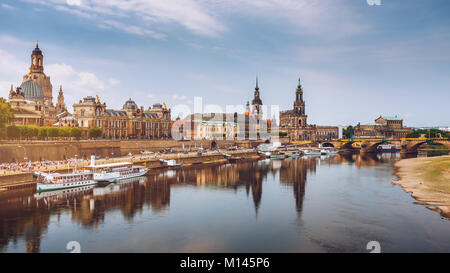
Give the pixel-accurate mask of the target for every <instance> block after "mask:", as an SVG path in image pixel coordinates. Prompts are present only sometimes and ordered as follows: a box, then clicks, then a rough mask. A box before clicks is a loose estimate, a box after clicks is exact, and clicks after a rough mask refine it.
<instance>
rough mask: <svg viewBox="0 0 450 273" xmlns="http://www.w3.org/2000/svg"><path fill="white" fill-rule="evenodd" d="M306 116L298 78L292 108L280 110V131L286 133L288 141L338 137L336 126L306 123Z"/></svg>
mask: <svg viewBox="0 0 450 273" xmlns="http://www.w3.org/2000/svg"><path fill="white" fill-rule="evenodd" d="M307 118H308V115H306V111H305V100H304V99H303V88H302V85H301V82H300V79H298V85H297V89H296V91H295V101H294V107H293V109H292V110H288V111H282V112H280V127H279V130H280V133H282V134H283V133H284V134H286V137H288V138H289V140H290V141H307V140H311V141H320V140H331V139H336V138H338V127H335V126H317V125H315V124H308V122H307Z"/></svg>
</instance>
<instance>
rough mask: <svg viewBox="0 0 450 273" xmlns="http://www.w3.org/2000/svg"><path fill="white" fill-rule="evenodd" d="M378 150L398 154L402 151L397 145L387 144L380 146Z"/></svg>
mask: <svg viewBox="0 0 450 273" xmlns="http://www.w3.org/2000/svg"><path fill="white" fill-rule="evenodd" d="M377 150H378V151H379V152H397V151H400V150H401V148H400V147H399V146H397V145H394V144H389V143H387V144H380V145H378V147H377Z"/></svg>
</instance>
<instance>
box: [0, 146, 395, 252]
mask: <svg viewBox="0 0 450 273" xmlns="http://www.w3.org/2000/svg"><path fill="white" fill-rule="evenodd" d="M396 156H397V155H395V154H394V155H383V156H380V155H361V156H359V155H342V156H341V155H338V156H335V157H331V158H329V157H326V158H320V157H315V158H314V157H313V158H306V157H304V158H300V159H288V160H260V161H247V162H241V163H238V164H225V165H217V166H206V167H205V166H199V167H190V168H183V169H180V170H168V171H162V172H160V173H150V174H148V175H147V176H145V177H140V178H133V179H128V180H123V181H121V182H119V183H115V184H109V185H107V186H103V187H100V186H97V187H94V186H86V187H83V188H75V189H68V190H63V191H52V192H44V193H39V194H37V193H35V190H33V189H28V190H17V191H7V192H3V193H0V252H1V251H3V250H4V248H5V247H6V246H7V245H8V244H10V243H12V244H17V243H18V241H20V240H24V241H25V242H26V243H25V245H26V251H27V252H39V251H40V242H41V237H42V235H43V234H45V233H47V228H48V226H49V223H50V219H51V218H52V217H54V216H56V219H57V220H58V221H59V219H60V218H61V216H62V215H69V214H70V216H71V219H72V221H73V222H74V223H77V224H79V225H80V226H81V227H83V228H86V229H93V230H94V231H96V230H97V229H98V227H99V225H100V224H102V223H104V222H105V215H106V214H107V213H108V212H111V211H120V212H121V214H122V215H123V217H124V219H125V220H126V221H132V220H133V219H134V218H135V216H136V214H138V213H140V212H142V211H143V210H151V211H152V213H154V214H162V215H164V214H165V212H166V209H167V208H168V207H169V206H170V191H171V188H172V187H183V186H186V185H190V186H195V187H214V188H216V189H221V190H231V191H236V190H237V189H238V188H244V189H245V192H246V194H247V196H248V197H250V198H251V199H252V201H253V204H254V209H255V214H256V216H257V214H258V209H259V208H260V204H261V198H262V192H263V182H264V181H266V180H267V178H268V176H269V175H270V176H273V178H274V179H273V180H277V177H276V176H278V175H279V181H280V184H281V185H283V186H287V187H292V191H293V195H294V200H295V206H296V209H297V211H298V212H301V211H302V207H303V200H304V198H305V187H306V183H307V175H308V173H315V172H316V168H317V166H318V165H319V164H354V165H356V166H357V167H362V166H375V165H377V164H381V163H382V162H383V161H384V160H391V159H392V158H391V157H396Z"/></svg>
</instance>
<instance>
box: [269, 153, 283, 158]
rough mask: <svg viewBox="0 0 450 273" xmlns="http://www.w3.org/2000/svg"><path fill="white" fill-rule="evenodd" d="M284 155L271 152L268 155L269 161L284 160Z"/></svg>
mask: <svg viewBox="0 0 450 273" xmlns="http://www.w3.org/2000/svg"><path fill="white" fill-rule="evenodd" d="M285 158H286V154H285V153H284V152H273V153H271V154H270V159H285Z"/></svg>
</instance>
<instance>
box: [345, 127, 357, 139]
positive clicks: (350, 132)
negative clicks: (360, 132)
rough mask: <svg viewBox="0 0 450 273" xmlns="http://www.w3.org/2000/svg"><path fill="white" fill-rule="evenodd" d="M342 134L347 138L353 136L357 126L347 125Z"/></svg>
mask: <svg viewBox="0 0 450 273" xmlns="http://www.w3.org/2000/svg"><path fill="white" fill-rule="evenodd" d="M342 134H343V135H344V136H345V138H351V137H352V136H354V135H355V127H353V126H351V125H349V126H347V127H346V128H344V129H343V130H342Z"/></svg>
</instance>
